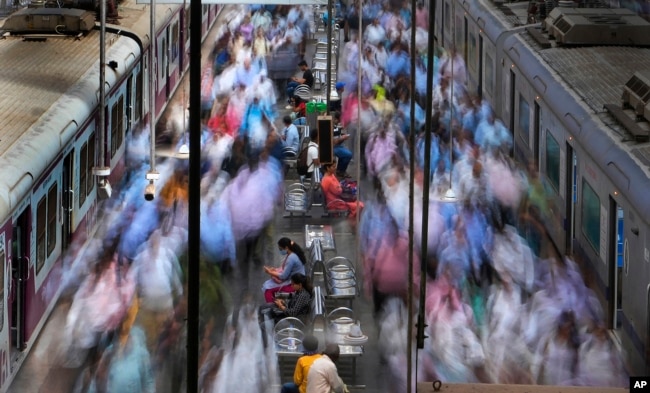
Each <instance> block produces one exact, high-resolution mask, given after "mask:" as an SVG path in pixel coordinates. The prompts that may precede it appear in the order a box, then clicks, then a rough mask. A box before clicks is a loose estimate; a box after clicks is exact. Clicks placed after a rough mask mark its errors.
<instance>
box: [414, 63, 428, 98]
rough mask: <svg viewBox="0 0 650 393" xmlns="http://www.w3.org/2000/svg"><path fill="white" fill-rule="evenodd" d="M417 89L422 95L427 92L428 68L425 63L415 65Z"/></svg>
mask: <svg viewBox="0 0 650 393" xmlns="http://www.w3.org/2000/svg"><path fill="white" fill-rule="evenodd" d="M415 91H416V92H417V93H418V94H419V95H420V96H422V97H425V96H426V94H427V69H426V67H424V65H419V64H418V65H416V67H415Z"/></svg>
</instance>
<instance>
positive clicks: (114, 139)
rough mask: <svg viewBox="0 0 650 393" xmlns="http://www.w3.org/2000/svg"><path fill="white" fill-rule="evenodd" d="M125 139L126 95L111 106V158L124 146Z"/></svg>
mask: <svg viewBox="0 0 650 393" xmlns="http://www.w3.org/2000/svg"><path fill="white" fill-rule="evenodd" d="M123 139H124V96H120V98H119V99H118V100H117V102H116V103H115V104H114V105H113V108H111V158H112V157H114V156H115V153H116V152H117V151H118V150H119V149H120V146H122V141H123Z"/></svg>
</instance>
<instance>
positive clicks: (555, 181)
mask: <svg viewBox="0 0 650 393" xmlns="http://www.w3.org/2000/svg"><path fill="white" fill-rule="evenodd" d="M545 172H546V178H547V179H548V181H549V183H550V184H551V186H552V187H553V189H554V190H555V192H558V193H559V191H560V144H559V143H557V141H556V140H555V138H553V135H552V134H551V133H550V132H549V131H548V130H546V166H545Z"/></svg>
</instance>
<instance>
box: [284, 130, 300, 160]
mask: <svg viewBox="0 0 650 393" xmlns="http://www.w3.org/2000/svg"><path fill="white" fill-rule="evenodd" d="M284 136H285V138H286V139H285V140H284V147H290V148H291V149H293V151H294V152H296V153H298V149H299V148H300V134H299V133H298V127H296V126H295V125H294V124H290V125H289V126H288V127H286V128H285V129H284Z"/></svg>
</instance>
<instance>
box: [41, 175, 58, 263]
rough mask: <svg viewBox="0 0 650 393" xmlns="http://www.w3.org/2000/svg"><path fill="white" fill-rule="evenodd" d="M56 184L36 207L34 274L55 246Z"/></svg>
mask: <svg viewBox="0 0 650 393" xmlns="http://www.w3.org/2000/svg"><path fill="white" fill-rule="evenodd" d="M57 196H58V192H57V184H56V183H54V184H52V186H51V187H50V189H49V190H48V191H47V195H44V196H43V197H42V198H41V200H40V201H38V204H37V205H36V272H37V273H38V272H39V271H40V270H41V268H43V266H44V265H45V261H46V260H47V257H49V256H50V255H51V254H52V251H54V248H55V246H56V222H57V221H56V213H57Z"/></svg>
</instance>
